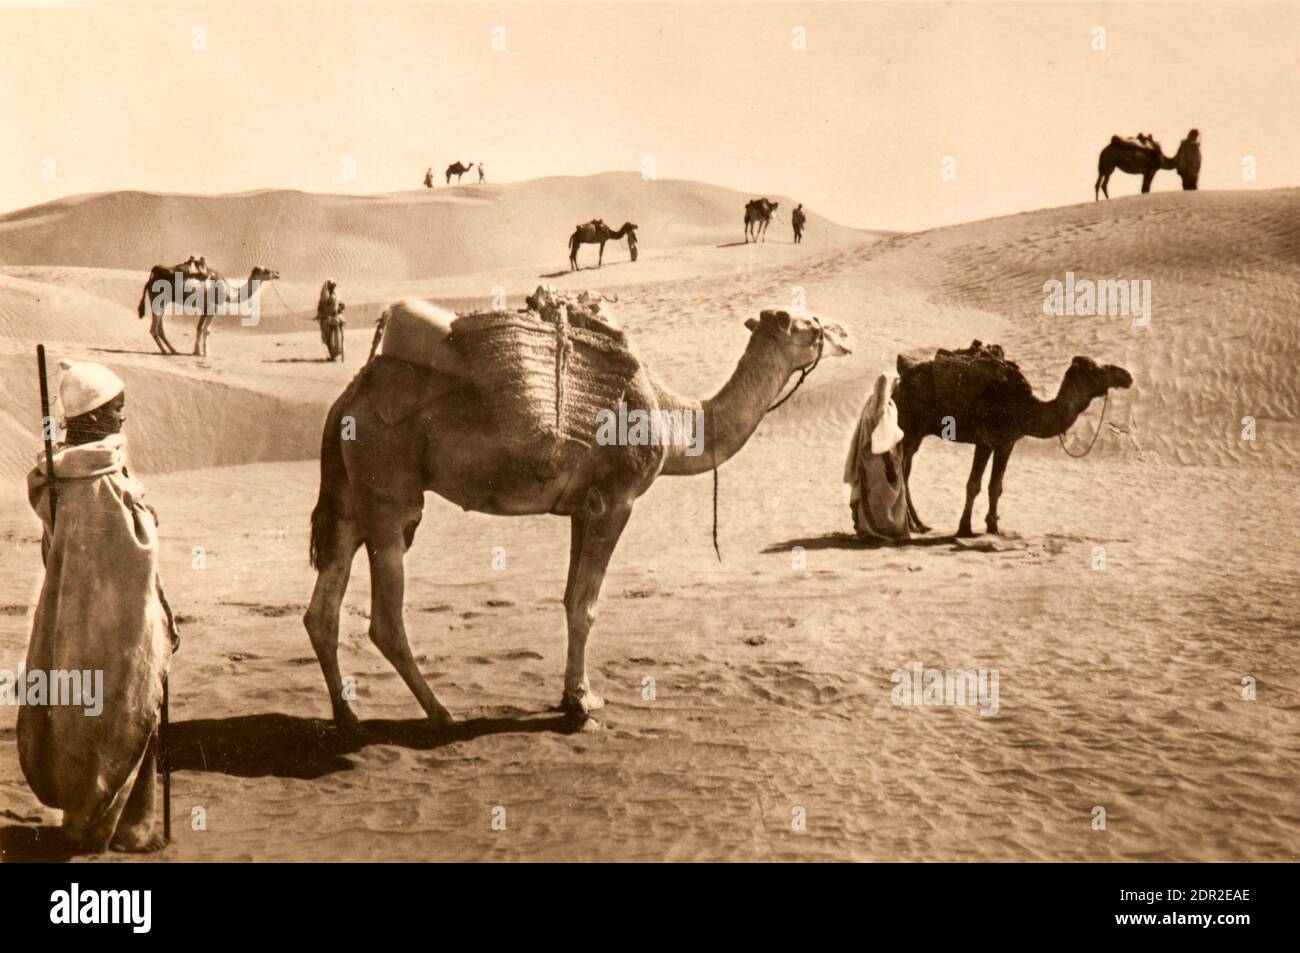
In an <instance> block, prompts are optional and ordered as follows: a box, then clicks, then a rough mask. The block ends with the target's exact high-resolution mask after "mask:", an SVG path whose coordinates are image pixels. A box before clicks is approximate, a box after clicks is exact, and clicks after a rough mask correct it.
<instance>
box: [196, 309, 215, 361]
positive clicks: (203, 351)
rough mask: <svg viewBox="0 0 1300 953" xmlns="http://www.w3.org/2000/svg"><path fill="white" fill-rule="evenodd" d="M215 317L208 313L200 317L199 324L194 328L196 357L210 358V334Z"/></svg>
mask: <svg viewBox="0 0 1300 953" xmlns="http://www.w3.org/2000/svg"><path fill="white" fill-rule="evenodd" d="M213 320H214V315H211V314H207V313H206V312H205V313H203V314H201V315H199V323H198V324H196V325H195V326H194V355H195V356H196V357H207V356H208V334H209V332H210V329H211V328H212V322H213Z"/></svg>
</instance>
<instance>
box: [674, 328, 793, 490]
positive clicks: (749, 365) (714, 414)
mask: <svg viewBox="0 0 1300 953" xmlns="http://www.w3.org/2000/svg"><path fill="white" fill-rule="evenodd" d="M792 373H793V370H792V369H791V368H790V366H789V362H788V361H787V359H786V357H785V355H784V354H783V353H782V352H781V346H780V344H779V343H777V341H776V339H775V338H774V337H772V336H771V335H769V334H764V333H761V332H760V333H755V334H753V335H752V336H751V337H750V340H749V346H748V347H747V348H746V349H745V353H744V354H742V355H741V358H740V361H739V363H737V365H736V370H735V372H734V373H732V375H731V378H730V379H729V380H728V381H727V382H726V383H725V384H723V385H722V388H721V389H720V390H719V391H718V392H717V393H716V394H714V395H713V396H712V397H709V398H706V399H705V400H704V401H690V400H683V399H681V398H678V397H675V396H674V395H672V394H671V393H669V392H667V391H661V394H660V400H661V406H663V407H664V408H665V409H670V410H671V409H682V410H697V409H698V410H702V411H703V426H704V437H703V440H702V441H701V447H702V451H701V452H700V453H697V454H695V455H694V456H689V455H687V454H686V452H685V448H683V447H669V450H668V458H667V459H666V460H665V461H664V469H663V473H664V474H665V475H668V476H692V475H694V474H698V473H707V472H708V471H709V470H712V469H714V467H716V466H719V465H720V464H722V463H725V462H726V461H727V460H729V459H731V457H732V456H734V455H735V454H736V453H738V452H739V451H740V448H741V447H743V446H744V445H745V443H746V442H747V441H748V440H749V438H750V437H751V436H752V435H753V433H754V431H755V430H756V429H758V425H759V423H760V422H762V420H763V417H764V415H766V413H767V409H768V408H769V407H770V406H771V405H772V403H773V401H775V400H776V397H777V395H778V394H779V393H780V391H781V388H782V387H783V386H784V385H785V382H786V381H787V380H789V378H790V375H791V374H792Z"/></svg>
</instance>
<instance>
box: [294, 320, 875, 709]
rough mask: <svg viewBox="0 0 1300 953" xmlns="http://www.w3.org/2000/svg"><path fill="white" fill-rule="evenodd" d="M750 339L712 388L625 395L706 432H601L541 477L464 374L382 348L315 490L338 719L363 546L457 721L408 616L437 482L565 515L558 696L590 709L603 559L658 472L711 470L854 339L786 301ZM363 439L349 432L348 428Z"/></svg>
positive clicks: (500, 503)
mask: <svg viewBox="0 0 1300 953" xmlns="http://www.w3.org/2000/svg"><path fill="white" fill-rule="evenodd" d="M745 326H746V327H747V328H748V329H749V330H750V332H751V334H750V337H749V342H748V345H747V346H746V348H745V352H744V354H743V355H741V358H740V362H739V363H738V364H737V366H736V369H735V371H734V373H733V374H732V376H731V379H730V380H729V381H728V382H727V383H726V384H724V385H723V387H722V389H721V390H720V391H718V393H717V394H716V395H714V396H713V397H712V398H708V399H705V400H703V401H700V400H691V399H688V398H683V397H678V396H677V395H676V394H674V393H672V392H671V391H669V390H668V389H667V388H666V387H664V386H663V385H662V384H660V383H659V382H658V381H657V380H656V379H655V378H654V376H653V375H652V374H651V373H650V371H649V370H648V369H647V368H646V367H645V366H644V365H643V366H642V367H641V368H640V369H639V370H638V371H637V373H636V376H635V377H633V379H632V381H631V383H630V384H629V385H628V387H627V390H626V392H625V394H624V397H623V399H624V401H625V402H626V404H627V407H628V408H629V410H628V412H629V415H631V414H633V413H635V412H636V411H637V410H644V411H646V412H648V413H651V414H653V413H655V412H656V411H660V410H663V411H673V410H677V411H680V412H682V413H683V414H689V415H691V419H692V420H698V419H699V417H697V416H696V411H700V412H702V414H703V423H702V426H703V438H702V443H701V444H699V445H697V446H696V448H695V449H697V450H698V451H699V452H698V453H695V454H694V455H692V454H691V453H688V452H687V451H688V450H690V449H691V448H690V447H689V446H682V445H668V446H665V445H662V444H660V445H648V446H628V445H619V444H600V443H594V444H593V445H592V446H591V447H590V448H589V449H588V450H586V451H585V452H580V453H578V454H576V455H575V456H574V457H573V458H571V459H570V461H569V462H568V463H567V464H566V465H564V466H562V467H561V468H560V470H559V472H558V473H556V474H555V475H554V476H553V477H550V478H545V479H540V478H539V477H538V476H537V475H536V474H535V473H534V472H533V471H532V470H531V469H530V468H529V467H528V466H526V465H524V462H523V461H521V458H520V454H519V453H518V452H517V451H516V450H513V449H511V444H510V443H509V441H508V440H507V439H506V438H505V436H503V435H502V434H501V433H500V432H499V431H498V430H497V426H496V423H495V422H494V417H493V415H492V413H491V411H490V409H489V407H488V406H487V404H486V402H485V399H484V397H483V395H481V394H480V393H479V392H478V391H477V390H476V389H475V388H474V387H473V386H472V385H471V384H470V383H469V382H468V381H467V380H464V379H461V378H457V377H452V376H448V375H445V374H441V373H439V372H438V371H436V370H433V369H430V368H421V367H416V366H415V365H413V364H408V363H405V362H403V361H400V360H396V359H395V358H390V357H385V356H383V355H380V356H378V357H375V358H374V359H373V360H372V361H370V362H368V363H367V364H366V366H365V367H364V368H363V369H362V370H361V372H360V373H359V374H358V375H357V376H356V378H354V379H353V381H352V383H351V384H349V385H348V388H347V390H345V391H344V392H343V394H342V396H340V397H339V399H338V400H336V401H335V402H334V406H333V407H331V408H330V412H329V416H328V417H327V418H326V421H325V430H324V433H323V435H322V438H321V484H320V496H319V498H318V500H317V502H316V508H315V510H314V511H313V512H312V517H311V526H312V530H311V557H312V564H313V565H314V566H315V567H316V570H317V577H316V588H315V590H314V591H313V593H312V597H311V605H310V606H309V607H308V609H307V613H306V615H305V616H304V617H303V623H304V625H305V626H306V627H307V632H308V634H309V635H310V636H311V642H312V646H313V648H314V649H315V650H316V657H317V658H318V659H319V660H320V664H321V669H322V671H323V672H324V674H325V682H326V684H327V685H328V687H329V694H330V703H331V705H332V706H333V709H334V720H335V723H336V724H337V725H338V726H339V727H340V728H341V729H343V730H345V731H350V730H353V729H355V728H356V727H357V719H356V716H355V715H354V714H353V713H352V710H351V708H350V707H349V705H348V703H347V700H346V699H345V698H344V695H343V680H342V675H341V673H340V671H339V664H338V644H339V609H340V607H341V606H342V603H343V596H344V593H345V592H346V590H347V586H348V577H349V575H350V574H351V571H352V559H353V556H354V555H355V554H356V552H357V550H358V549H360V548H361V547H362V546H363V545H364V546H365V548H366V555H367V557H368V559H369V562H370V589H371V597H370V639H371V641H372V642H374V643H375V645H376V646H377V647H378V648H379V650H380V652H382V653H383V655H384V657H385V658H386V659H387V660H388V661H389V663H390V664H392V666H393V667H394V668H396V669H397V671H398V673H399V674H400V675H401V676H402V678H403V680H405V682H406V685H407V687H408V688H409V689H410V690H411V692H412V693H414V695H415V697H416V698H417V699H418V700H419V702H420V705H421V706H422V707H423V708H424V711H425V713H426V715H427V716H428V718H429V720H430V722H431V723H433V724H435V725H440V724H443V723H446V722H448V721H450V720H451V715H450V714H449V713H448V711H447V709H446V708H444V707H443V706H442V704H441V703H440V702H439V701H438V699H437V698H436V697H435V696H434V693H433V691H432V690H431V689H430V688H429V685H428V683H427V682H426V681H425V680H424V676H423V675H421V673H420V669H419V666H418V665H417V663H416V660H415V658H414V657H413V656H412V655H411V647H410V644H409V643H408V641H407V636H406V628H405V625H404V624H403V621H402V603H403V593H404V587H405V574H404V568H403V560H404V557H405V553H406V550H407V549H408V548H410V545H411V541H412V540H413V539H414V538H415V531H416V528H417V527H418V526H419V524H420V517H421V512H422V510H423V508H424V493H425V491H432V492H434V493H437V494H438V495H439V496H441V497H443V498H444V499H446V500H448V501H450V502H452V503H454V504H456V505H457V506H459V507H461V508H462V509H466V510H474V511H476V512H479V513H490V514H493V515H496V516H525V515H529V514H541V513H550V514H553V515H556V516H568V517H569V518H570V524H571V532H570V537H569V538H570V546H569V575H568V582H567V584H566V585H565V589H564V609H565V615H566V618H567V621H568V633H569V648H568V658H567V661H566V664H565V671H564V694H563V698H562V701H561V707H562V708H563V709H564V710H565V711H567V712H570V713H574V714H583V715H585V714H586V713H588V712H590V711H592V710H594V709H596V708H599V707H600V706H601V705H602V704H603V702H602V701H601V699H600V697H599V696H598V695H597V694H596V693H594V692H593V691H592V690H591V685H590V683H589V681H588V678H587V661H586V659H587V656H586V650H587V638H588V635H589V633H590V632H591V627H592V623H593V622H594V621H595V619H596V601H597V598H598V597H599V595H600V587H601V583H602V582H603V580H604V578H605V569H606V567H607V566H608V565H609V560H610V557H611V556H612V555H613V554H614V548H615V547H616V546H617V545H618V540H619V536H620V535H621V534H622V532H623V528H624V527H625V526H626V525H627V521H628V518H629V517H630V516H631V515H632V505H633V503H635V502H636V500H637V498H638V497H640V496H641V495H642V494H643V493H645V492H646V490H648V489H649V488H650V486H651V484H653V483H654V481H655V479H656V478H658V477H660V476H690V475H694V474H699V473H708V472H709V471H710V470H712V469H713V468H714V467H716V466H717V465H718V464H721V463H722V462H723V461H725V460H727V459H728V458H730V457H731V456H732V455H733V454H735V453H737V452H738V451H739V450H740V449H741V448H742V447H743V446H744V445H745V443H746V441H748V440H749V438H750V436H751V435H752V434H753V433H754V431H755V430H756V429H757V428H758V425H759V423H760V422H762V420H763V417H764V415H765V414H766V413H767V411H768V408H769V407H771V405H772V403H773V401H774V400H776V398H777V396H778V394H779V393H780V391H781V389H782V388H783V386H784V385H785V383H786V381H788V380H789V378H790V375H791V374H793V373H794V372H795V371H798V370H801V369H802V368H805V367H808V366H810V365H811V364H813V363H814V362H815V361H816V360H817V359H818V357H819V356H823V357H833V356H837V355H841V354H847V353H848V352H849V348H848V344H847V338H846V336H845V334H844V332H843V330H842V329H840V328H838V327H835V326H834V325H830V324H826V325H823V324H821V323H820V322H817V321H815V320H809V319H807V318H792V317H791V316H790V315H789V314H787V313H785V312H783V311H764V312H763V313H762V316H761V317H760V318H759V319H754V318H750V319H749V320H748V321H746V322H745ZM345 424H346V425H347V431H348V433H349V434H350V435H351V436H352V437H353V438H354V439H343V438H344V436H345V433H344V428H345Z"/></svg>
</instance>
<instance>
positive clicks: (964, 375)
mask: <svg viewBox="0 0 1300 953" xmlns="http://www.w3.org/2000/svg"><path fill="white" fill-rule="evenodd" d="M934 388H935V393H936V395H937V396H938V397H939V398H940V399H941V400H944V401H947V402H950V403H953V404H954V405H956V404H957V403H958V402H959V401H970V400H974V399H976V398H978V397H980V396H982V395H987V394H989V393H990V392H994V393H996V394H998V395H999V396H1002V395H1005V396H1012V395H1018V394H1032V393H1033V388H1032V387H1030V385H1029V381H1028V380H1027V379H1026V378H1025V375H1024V374H1023V373H1022V372H1021V370H1020V366H1019V365H1018V364H1016V363H1015V362H1014V361H1008V360H1007V358H1006V355H1005V354H1004V353H1003V351H1002V346H1001V345H1000V344H984V343H983V342H981V341H972V342H971V345H970V347H966V348H962V349H961V350H956V351H949V350H944V349H943V348H940V349H939V350H937V351H935V354H934Z"/></svg>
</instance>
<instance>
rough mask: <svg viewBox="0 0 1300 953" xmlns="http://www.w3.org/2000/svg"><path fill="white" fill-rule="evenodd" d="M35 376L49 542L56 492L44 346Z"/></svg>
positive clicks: (38, 347) (40, 346)
mask: <svg viewBox="0 0 1300 953" xmlns="http://www.w3.org/2000/svg"><path fill="white" fill-rule="evenodd" d="M36 375H37V377H39V378H40V381H41V438H42V439H43V440H44V441H45V479H46V482H47V483H48V485H49V499H50V540H51V541H53V539H54V510H55V507H56V506H57V502H58V491H57V490H56V489H55V480H54V432H53V431H54V427H53V423H54V421H53V419H52V418H51V417H50V384H49V379H48V378H47V377H46V375H45V345H44V344H38V345H36Z"/></svg>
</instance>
